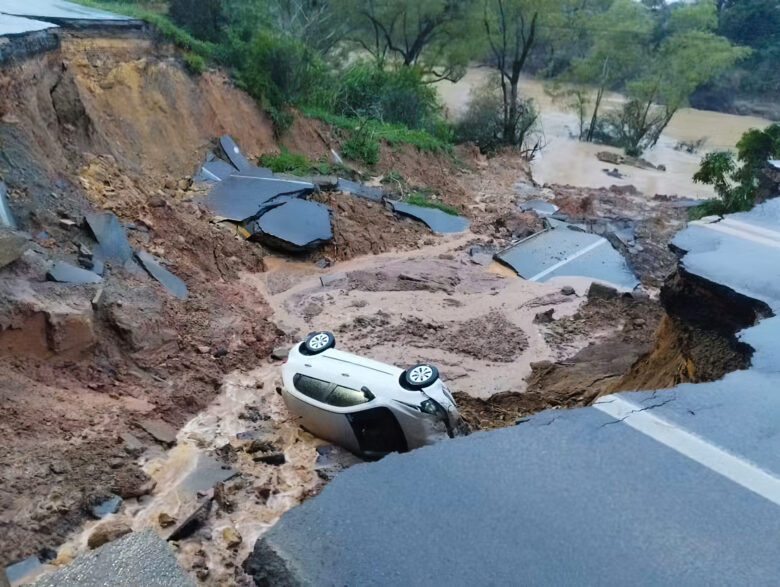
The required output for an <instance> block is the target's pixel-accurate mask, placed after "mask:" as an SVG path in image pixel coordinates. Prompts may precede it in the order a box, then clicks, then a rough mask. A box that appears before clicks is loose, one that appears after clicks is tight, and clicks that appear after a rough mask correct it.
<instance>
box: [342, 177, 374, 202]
mask: <svg viewBox="0 0 780 587" xmlns="http://www.w3.org/2000/svg"><path fill="white" fill-rule="evenodd" d="M336 189H337V190H341V191H342V192H347V193H348V194H352V195H353V196H359V197H361V198H366V199H368V200H373V201H374V202H381V201H382V195H383V191H382V188H380V187H373V186H368V185H363V184H362V183H357V182H354V181H349V180H348V179H342V178H339V180H338V182H336Z"/></svg>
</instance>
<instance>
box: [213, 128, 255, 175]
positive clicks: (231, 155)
mask: <svg viewBox="0 0 780 587" xmlns="http://www.w3.org/2000/svg"><path fill="white" fill-rule="evenodd" d="M219 146H220V147H222V150H223V151H224V152H225V155H226V156H227V158H228V160H229V161H230V162H231V163H232V164H233V166H234V167H235V168H236V169H238V170H239V171H244V170H247V169H249V168H250V167H251V166H252V164H251V163H249V161H247V158H246V157H244V155H243V153H241V149H239V148H238V145H237V144H236V143H235V141H234V140H233V139H232V138H231V137H230V135H223V136H222V137H221V138H220V139H219Z"/></svg>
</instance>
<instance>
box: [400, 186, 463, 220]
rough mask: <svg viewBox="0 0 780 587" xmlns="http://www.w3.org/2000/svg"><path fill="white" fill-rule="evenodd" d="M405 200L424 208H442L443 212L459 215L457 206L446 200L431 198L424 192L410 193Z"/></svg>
mask: <svg viewBox="0 0 780 587" xmlns="http://www.w3.org/2000/svg"><path fill="white" fill-rule="evenodd" d="M403 201H404V202H406V203H407V204H414V205H415V206H422V207H423V208H436V209H437V210H441V211H442V212H445V213H447V214H452V215H453V216H457V215H458V210H457V209H456V208H453V207H452V206H450V205H448V204H445V203H444V202H439V201H436V200H429V199H428V198H427V197H426V196H425V195H424V194H422V193H420V192H416V193H413V194H409V195H408V196H406V197H405V198H404V199H403Z"/></svg>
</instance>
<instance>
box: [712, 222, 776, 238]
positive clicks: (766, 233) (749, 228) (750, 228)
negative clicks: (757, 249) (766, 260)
mask: <svg viewBox="0 0 780 587" xmlns="http://www.w3.org/2000/svg"><path fill="white" fill-rule="evenodd" d="M721 224H726V225H728V226H733V227H734V228H737V229H739V230H742V231H743V232H752V233H754V234H757V235H759V236H763V237H766V238H769V239H772V240H775V241H778V242H780V232H777V231H776V230H771V229H769V228H764V227H763V226H756V225H755V224H749V223H747V222H742V221H741V220H734V219H733V218H724V219H723V220H721Z"/></svg>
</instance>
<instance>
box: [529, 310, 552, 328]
mask: <svg viewBox="0 0 780 587" xmlns="http://www.w3.org/2000/svg"><path fill="white" fill-rule="evenodd" d="M554 313H555V308H550V309H549V310H546V311H545V312H539V313H538V314H537V315H536V316H534V323H536V324H549V323H550V322H552V321H553V320H554V318H553V314H554Z"/></svg>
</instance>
